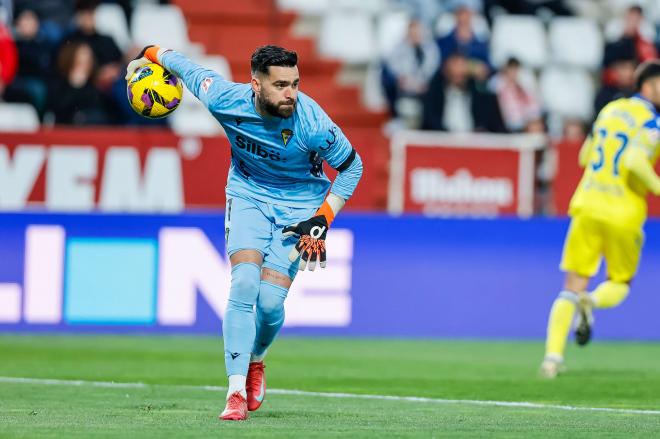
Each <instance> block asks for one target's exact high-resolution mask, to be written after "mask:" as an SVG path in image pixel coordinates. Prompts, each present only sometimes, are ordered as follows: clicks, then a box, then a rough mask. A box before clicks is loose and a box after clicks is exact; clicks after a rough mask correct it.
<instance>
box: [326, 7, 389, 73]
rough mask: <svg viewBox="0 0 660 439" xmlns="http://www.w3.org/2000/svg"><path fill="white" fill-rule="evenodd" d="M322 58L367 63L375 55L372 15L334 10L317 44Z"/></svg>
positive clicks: (327, 17) (351, 62)
mask: <svg viewBox="0 0 660 439" xmlns="http://www.w3.org/2000/svg"><path fill="white" fill-rule="evenodd" d="M318 49H319V53H320V54H321V55H322V56H325V57H329V58H334V59H338V60H340V61H343V62H346V63H349V64H366V63H368V62H369V61H371V60H372V59H374V57H375V55H376V49H377V48H376V42H375V32H374V26H373V23H372V20H371V17H370V16H369V14H367V13H365V12H360V11H351V10H333V11H332V12H330V13H329V14H328V15H326V16H325V17H324V18H323V23H322V24H321V34H320V35H319V44H318Z"/></svg>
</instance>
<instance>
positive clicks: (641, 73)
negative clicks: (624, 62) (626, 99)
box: [635, 60, 660, 91]
mask: <svg viewBox="0 0 660 439" xmlns="http://www.w3.org/2000/svg"><path fill="white" fill-rule="evenodd" d="M657 77H660V61H658V60H652V61H646V62H643V63H642V64H640V65H639V67H637V70H636V71H635V89H637V91H640V90H641V89H642V85H644V83H645V82H646V81H648V80H649V79H653V78H657Z"/></svg>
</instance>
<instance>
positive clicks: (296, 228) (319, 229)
mask: <svg viewBox="0 0 660 439" xmlns="http://www.w3.org/2000/svg"><path fill="white" fill-rule="evenodd" d="M319 210H320V209H319ZM317 213H318V212H317ZM328 227H330V224H329V223H328V219H327V218H326V216H325V215H322V214H321V215H316V216H314V217H312V218H310V219H308V220H307V221H302V222H300V223H298V224H293V225H291V226H286V227H285V228H284V229H283V230H282V236H284V237H285V238H286V237H289V236H299V237H300V239H299V240H298V242H297V243H296V246H295V247H294V248H293V249H291V253H290V254H289V260H290V261H291V262H295V260H296V259H298V257H300V262H299V264H298V269H299V270H302V271H304V270H305V268H306V266H307V263H308V262H309V269H310V271H314V268H316V261H317V260H318V261H319V262H320V265H321V268H325V235H326V234H327V233H328Z"/></svg>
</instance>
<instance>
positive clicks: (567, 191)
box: [552, 140, 660, 217]
mask: <svg viewBox="0 0 660 439" xmlns="http://www.w3.org/2000/svg"><path fill="white" fill-rule="evenodd" d="M581 146H582V143H581V142H578V141H568V140H564V141H561V142H558V143H557V144H556V145H555V148H556V150H557V157H558V159H557V175H556V177H555V179H554V181H553V185H552V193H553V198H554V205H555V211H556V213H557V215H566V214H567V212H568V204H569V203H570V201H571V197H572V196H573V192H574V191H575V188H576V187H577V185H578V183H579V182H580V178H582V173H583V171H584V170H583V169H582V168H580V166H579V165H578V153H579V152H580V147H581ZM656 172H658V173H660V161H659V162H658V163H657V164H656ZM648 202H649V204H648V206H649V216H655V217H658V216H660V197H653V196H650V197H649V198H648Z"/></svg>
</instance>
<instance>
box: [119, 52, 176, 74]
mask: <svg viewBox="0 0 660 439" xmlns="http://www.w3.org/2000/svg"><path fill="white" fill-rule="evenodd" d="M168 50H169V49H162V48H160V47H159V46H147V47H145V48H144V49H142V52H140V54H139V55H138V56H136V57H135V59H134V60H133V61H131V62H130V63H128V66H127V67H126V80H127V81H128V80H129V79H131V76H133V74H134V73H135V72H136V71H137V70H138V69H139V68H140V67H142V66H146V65H147V64H149V63H156V64H160V61H159V59H160V57H161V56H162V55H163V53H165V52H167V51H168Z"/></svg>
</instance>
